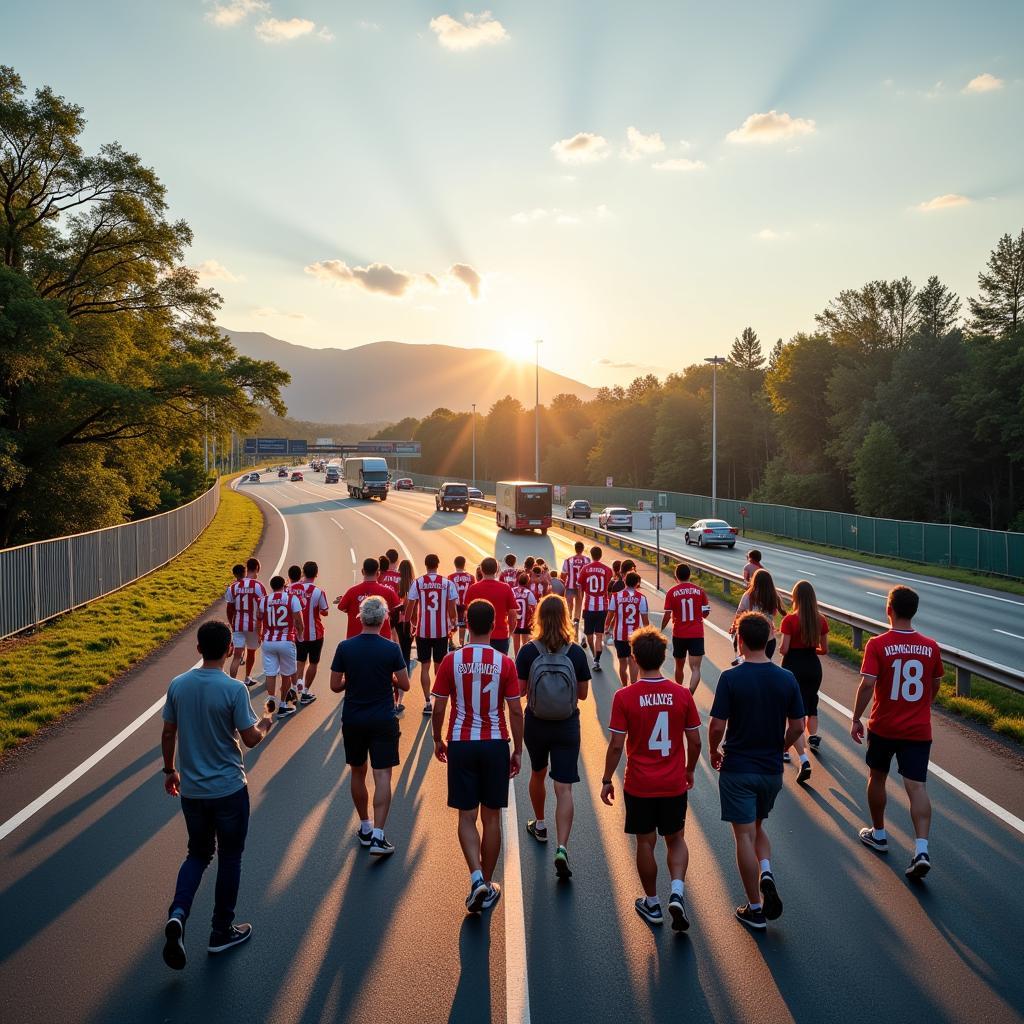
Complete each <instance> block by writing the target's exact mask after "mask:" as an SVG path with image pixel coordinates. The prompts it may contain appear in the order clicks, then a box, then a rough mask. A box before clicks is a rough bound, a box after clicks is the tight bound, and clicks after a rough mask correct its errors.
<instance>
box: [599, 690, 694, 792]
mask: <svg viewBox="0 0 1024 1024" xmlns="http://www.w3.org/2000/svg"><path fill="white" fill-rule="evenodd" d="M608 727H609V729H611V731H612V732H618V733H625V735H626V779H625V783H624V785H623V788H624V789H625V791H626V792H627V793H629V795H630V796H640V797H652V796H679V795H680V794H681V793H685V792H686V733H687V731H688V730H690V729H699V728H700V715H699V714H698V712H697V705H696V704H694V702H693V698H692V697H691V696H690V691H689V690H687V689H686V687H685V686H680V685H679V684H678V683H673V682H671V681H670V680H668V679H639V680H637V682H635V683H634V684H633V685H632V686H624V687H622V688H621V689H619V690H616V691H615V696H614V697H613V698H612V714H611V720H610V721H609V723H608Z"/></svg>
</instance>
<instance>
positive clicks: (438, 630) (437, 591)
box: [409, 572, 459, 640]
mask: <svg viewBox="0 0 1024 1024" xmlns="http://www.w3.org/2000/svg"><path fill="white" fill-rule="evenodd" d="M409 600H410V601H418V602H419V617H418V619H417V621H416V635H417V636H418V637H423V639H425V640H440V639H442V637H446V636H447V635H448V633H449V632H450V627H449V625H448V608H449V606H451V607H452V608H453V609H454V608H455V606H456V605H457V604H458V602H459V592H458V590H456V588H455V584H454V583H452V581H451V580H449V579H445V578H444V576H439V575H438V574H437V573H436V572H428V573H427V574H426V575H425V576H421V577H420V578H419V579H418V580H415V581H414V582H413V585H412V586H411V587H410V588H409Z"/></svg>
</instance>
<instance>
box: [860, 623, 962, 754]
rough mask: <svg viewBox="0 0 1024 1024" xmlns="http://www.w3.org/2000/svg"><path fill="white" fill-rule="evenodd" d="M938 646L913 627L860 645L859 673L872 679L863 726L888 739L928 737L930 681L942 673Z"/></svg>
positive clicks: (883, 635)
mask: <svg viewBox="0 0 1024 1024" xmlns="http://www.w3.org/2000/svg"><path fill="white" fill-rule="evenodd" d="M942 672H943V668H942V655H941V654H940V652H939V645H938V644H937V643H936V642H935V641H934V640H932V639H931V638H930V637H927V636H923V635H922V634H921V633H918V632H917V630H916V629H910V630H902V629H890V630H889V631H888V632H887V633H882V634H881V636H873V637H872V638H871V639H870V640H869V641H868V642H867V644H866V645H865V647H864V660H863V661H862V662H861V666H860V674H861V675H862V676H866V677H867V678H868V679H872V678H873V679H874V680H875V699H874V702H873V703H872V705H871V714H870V716H869V717H868V729H869V730H870V731H871V732H873V733H877V734H878V735H879V736H884V737H885V738H886V739H890V740H930V739H931V738H932V683H933V681H934V680H936V679H940V678H941V677H942Z"/></svg>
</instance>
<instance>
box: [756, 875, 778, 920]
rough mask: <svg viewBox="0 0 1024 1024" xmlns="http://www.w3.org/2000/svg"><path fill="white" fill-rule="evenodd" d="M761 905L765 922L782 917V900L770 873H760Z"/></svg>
mask: <svg viewBox="0 0 1024 1024" xmlns="http://www.w3.org/2000/svg"><path fill="white" fill-rule="evenodd" d="M761 905H762V907H763V913H764V916H765V918H767V920H769V921H776V920H778V919H779V918H780V917H782V899H781V898H780V896H779V890H778V889H777V888H776V886H775V876H774V875H773V874H772V873H771V872H770V871H762V872H761Z"/></svg>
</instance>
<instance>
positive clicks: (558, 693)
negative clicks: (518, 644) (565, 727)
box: [526, 641, 578, 722]
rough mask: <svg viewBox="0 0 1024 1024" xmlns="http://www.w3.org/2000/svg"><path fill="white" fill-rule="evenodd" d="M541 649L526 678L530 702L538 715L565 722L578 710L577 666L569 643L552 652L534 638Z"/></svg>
mask: <svg viewBox="0 0 1024 1024" xmlns="http://www.w3.org/2000/svg"><path fill="white" fill-rule="evenodd" d="M534 644H535V646H536V648H537V650H538V651H540V653H539V654H538V655H537V657H536V658H534V659H533V664H532V665H531V666H530V677H529V679H527V681H526V706H527V707H528V708H529V709H530V712H531V714H532V715H533V716H534V717H535V718H540V719H543V720H544V721H546V722H564V721H565V720H566V719H567V718H572V716H573V715H574V714H575V713H576V705H577V703H578V695H577V693H576V669H575V668H574V667H573V664H572V661H571V659H570V658H569V647H568V645H566V646H565V647H563V648H562V649H561V650H560V651H555V653H554V654H552V653H550V652H549V651H548V650H547V648H546V647H544V646H543V645H541V644H539V643H537V642H536V641H534Z"/></svg>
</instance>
